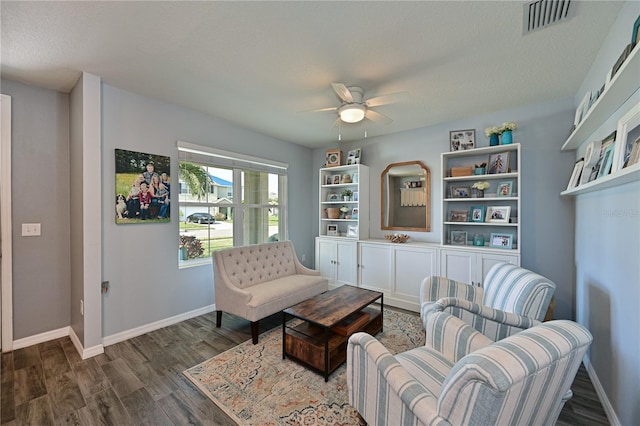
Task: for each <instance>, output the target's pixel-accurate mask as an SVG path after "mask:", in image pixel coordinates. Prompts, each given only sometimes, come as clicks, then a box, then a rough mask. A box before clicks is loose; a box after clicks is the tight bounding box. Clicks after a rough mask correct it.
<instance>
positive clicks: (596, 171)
mask: <svg viewBox="0 0 640 426" xmlns="http://www.w3.org/2000/svg"><path fill="white" fill-rule="evenodd" d="M615 143H616V131H615V130H614V131H613V132H612V133H611V134H610V135H609V136H607V137H606V138H604V139H603V140H602V143H601V144H600V150H599V154H598V155H599V156H598V161H597V163H596V165H595V166H594V167H593V169H592V170H591V176H590V177H589V182H591V181H592V180H596V179H598V178H599V177H601V176H602V174H601V172H600V170H602V169H603V168H604V167H605V166H606V165H605V162H604V159H605V158H604V154H605V153H606V152H607V151H608V150H609V149H610V148H611V147H612V146H614V145H615ZM594 154H595V153H594ZM607 159H608V158H607Z"/></svg>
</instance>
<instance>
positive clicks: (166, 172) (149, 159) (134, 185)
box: [114, 149, 171, 225]
mask: <svg viewBox="0 0 640 426" xmlns="http://www.w3.org/2000/svg"><path fill="white" fill-rule="evenodd" d="M115 160H116V193H115V206H114V207H115V209H114V211H115V221H116V223H117V224H119V225H120V224H133V223H167V222H171V218H170V215H171V209H170V208H169V206H170V203H171V200H170V199H171V176H170V171H171V157H166V156H164V155H156V154H149V153H145V152H136V151H127V150H124V149H116V150H115ZM151 194H161V195H162V196H160V197H152V196H151Z"/></svg>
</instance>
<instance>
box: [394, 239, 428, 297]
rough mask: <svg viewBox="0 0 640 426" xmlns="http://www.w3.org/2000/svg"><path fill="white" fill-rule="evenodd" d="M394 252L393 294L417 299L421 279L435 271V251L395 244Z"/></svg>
mask: <svg viewBox="0 0 640 426" xmlns="http://www.w3.org/2000/svg"><path fill="white" fill-rule="evenodd" d="M394 254H395V268H394V269H395V272H394V275H395V277H394V278H395V279H394V280H393V282H394V291H393V293H394V295H395V296H396V297H398V298H402V299H406V300H408V301H414V302H415V301H419V298H420V284H421V283H422V280H424V279H425V278H426V277H430V276H431V275H436V271H437V263H436V258H437V251H436V250H435V249H431V248H420V249H414V248H410V247H402V246H397V247H395V250H394Z"/></svg>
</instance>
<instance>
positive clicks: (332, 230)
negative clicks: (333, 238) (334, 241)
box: [327, 223, 338, 235]
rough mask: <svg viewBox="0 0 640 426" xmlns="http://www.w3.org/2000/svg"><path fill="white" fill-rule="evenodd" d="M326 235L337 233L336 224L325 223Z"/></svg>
mask: <svg viewBox="0 0 640 426" xmlns="http://www.w3.org/2000/svg"><path fill="white" fill-rule="evenodd" d="M327 235H338V225H335V224H333V223H330V224H328V225H327Z"/></svg>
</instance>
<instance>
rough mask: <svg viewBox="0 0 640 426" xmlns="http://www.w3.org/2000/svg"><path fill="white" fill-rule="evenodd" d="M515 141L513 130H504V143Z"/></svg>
mask: <svg viewBox="0 0 640 426" xmlns="http://www.w3.org/2000/svg"><path fill="white" fill-rule="evenodd" d="M512 142H513V133H511V130H505V131H504V132H502V145H509V144H510V143H512Z"/></svg>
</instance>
